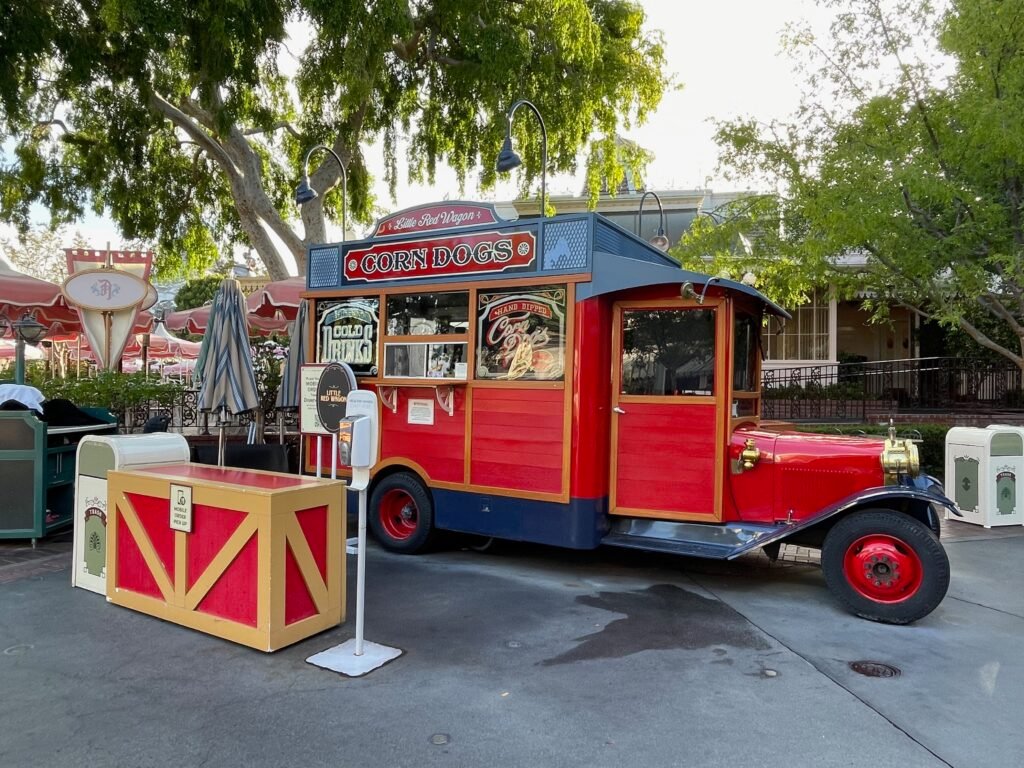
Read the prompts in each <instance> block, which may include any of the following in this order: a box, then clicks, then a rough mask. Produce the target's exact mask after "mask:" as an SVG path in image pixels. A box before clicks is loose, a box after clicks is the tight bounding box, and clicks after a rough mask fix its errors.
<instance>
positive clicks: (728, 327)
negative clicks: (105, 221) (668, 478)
mask: <svg viewBox="0 0 1024 768" xmlns="http://www.w3.org/2000/svg"><path fill="white" fill-rule="evenodd" d="M732 309H733V305H732V302H731V301H726V302H725V303H724V305H722V306H721V307H720V309H719V310H718V312H716V313H715V379H718V380H717V381H716V382H715V392H716V393H717V394H716V396H715V407H716V408H717V410H716V412H715V421H714V424H715V434H714V438H713V439H714V441H715V468H714V473H715V495H714V506H713V511H714V519H715V520H716V521H718V522H721V520H722V514H723V501H722V497H723V494H724V487H723V486H724V483H725V441H726V439H727V438H726V428H727V426H728V424H729V414H730V413H732V400H731V399H730V398H729V395H730V394H731V393H732V343H733V334H732V332H731V331H732Z"/></svg>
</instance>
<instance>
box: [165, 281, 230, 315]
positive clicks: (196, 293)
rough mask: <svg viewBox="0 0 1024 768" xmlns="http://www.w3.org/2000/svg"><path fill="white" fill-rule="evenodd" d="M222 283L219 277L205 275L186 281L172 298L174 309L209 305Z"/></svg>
mask: <svg viewBox="0 0 1024 768" xmlns="http://www.w3.org/2000/svg"><path fill="white" fill-rule="evenodd" d="M223 282H224V278H223V277H222V276H220V275H206V276H204V277H196V278H193V279H191V280H187V281H186V282H185V284H184V285H182V286H181V288H179V289H178V292H177V293H176V294H175V296H174V306H175V308H177V309H178V310H182V309H193V308H194V307H201V306H203V305H204V304H209V303H210V302H211V301H213V297H214V295H215V294H216V293H217V290H218V289H219V288H220V286H221V283H223Z"/></svg>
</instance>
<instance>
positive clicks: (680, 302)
mask: <svg viewBox="0 0 1024 768" xmlns="http://www.w3.org/2000/svg"><path fill="white" fill-rule="evenodd" d="M612 309H613V311H612V365H611V377H612V413H611V419H612V421H611V430H610V432H611V435H610V440H609V444H610V446H611V452H612V454H611V462H610V471H609V488H608V509H609V514H618V515H631V516H638V517H656V518H670V519H673V520H690V519H692V520H714V521H721V519H722V496H723V492H724V488H723V483H724V456H725V424H726V419H727V418H728V416H727V414H728V413H729V409H728V405H729V404H730V401H729V400H728V399H727V398H728V394H729V393H730V392H731V386H730V384H731V382H730V381H729V380H727V379H726V375H727V373H728V371H729V368H728V361H727V359H726V358H727V353H728V351H729V344H728V338H731V335H730V334H729V333H728V314H729V313H728V306H727V305H726V303H725V301H724V299H721V298H711V299H705V301H704V303H703V304H698V303H697V302H696V301H693V300H684V299H649V300H643V301H619V302H616V303H615V304H614V305H613V307H612ZM635 309H648V310H657V309H666V310H672V309H711V310H714V312H715V382H714V390H713V394H711V395H665V396H662V395H625V394H622V392H621V384H622V332H623V328H622V324H623V319H624V315H625V313H626V312H628V311H632V310H635ZM630 403H636V404H653V405H680V406H681V405H689V406H705V407H709V408H711V407H713V408H715V419H714V425H715V426H714V430H715V433H714V435H713V436H712V440H713V441H714V446H715V468H714V487H713V493H712V511H711V512H708V513H705V512H672V511H667V510H636V509H627V508H622V509H620V508H619V507H618V501H617V498H616V497H617V493H616V490H617V486H618V471H619V461H618V457H619V418H620V414H618V413H616V412H615V407H616V406H619V405H622V406H628V405H629V404H630ZM623 410H625V408H623ZM682 458H683V457H680V460H682Z"/></svg>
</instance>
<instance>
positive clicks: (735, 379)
mask: <svg viewBox="0 0 1024 768" xmlns="http://www.w3.org/2000/svg"><path fill="white" fill-rule="evenodd" d="M760 334H761V321H760V318H755V317H754V316H753V315H747V314H743V313H737V315H736V325H735V328H734V329H733V357H732V388H733V390H735V391H737V392H755V391H756V390H757V388H758V381H757V363H758V355H760V353H761V345H760V343H759V342H760Z"/></svg>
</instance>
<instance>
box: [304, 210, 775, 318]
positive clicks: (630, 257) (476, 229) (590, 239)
mask: <svg viewBox="0 0 1024 768" xmlns="http://www.w3.org/2000/svg"><path fill="white" fill-rule="evenodd" d="M493 231H500V232H502V233H509V234H511V233H515V232H531V233H532V234H533V235H534V237H535V238H536V242H537V252H538V254H537V258H536V259H535V260H534V261H533V263H532V264H530V265H529V266H527V267H522V268H515V269H508V270H506V271H504V272H494V273H487V274H485V275H473V276H466V275H454V276H430V277H423V278H413V279H403V280H381V281H379V282H373V283H368V282H366V281H365V280H358V281H354V280H353V281H350V280H346V278H345V270H344V269H342V265H343V264H344V263H345V262H344V258H345V254H346V253H347V252H349V251H351V250H357V249H365V248H367V247H369V246H372V245H381V244H386V243H396V244H398V243H403V242H409V243H413V242H417V241H421V240H428V239H434V238H444V237H457V236H463V235H465V236H468V235H472V234H474V233H481V232H493ZM307 255H308V262H307V271H306V287H307V289H309V290H310V291H325V290H331V289H338V290H341V289H352V288H362V287H367V288H371V289H372V288H391V287H396V286H403V287H405V286H412V285H417V284H428V283H429V284H431V285H437V284H444V283H452V284H453V285H454V284H465V283H466V282H469V281H472V280H517V279H518V280H521V279H522V278H524V277H552V278H557V277H559V276H562V275H577V274H590V280H589V281H587V282H582V283H578V284H577V287H576V298H577V300H578V301H582V300H583V299H587V298H591V297H593V296H599V295H601V294H605V293H611V292H614V291H621V290H624V289H627V288H638V287H642V286H647V285H668V284H673V283H678V284H682V283H685V282H690V283H692V284H693V285H694V286H704V285H707V284H708V283H709V282H713V283H714V284H715V285H717V286H721V287H723V288H727V289H729V290H733V291H736V292H738V293H742V294H745V295H747V296H751V297H752V298H755V299H757V300H758V301H760V302H762V303H763V304H764V305H765V308H766V309H767V310H768V311H769V312H771V313H773V314H776V315H779V316H782V317H789V313H788V312H786V310H784V309H782V308H781V307H779V306H778V305H777V304H775V303H774V302H773V301H771V300H770V299H768V298H767V297H765V296H764V295H763V294H761V293H760V292H759V291H757V290H756V289H755V288H752V287H750V286H748V285H744V284H743V283H738V282H736V281H734V280H726V279H723V278H719V277H710V276H709V275H706V274H703V273H701V272H692V271H690V270H686V269H681V268H680V266H679V263H678V262H677V261H675V260H674V259H672V258H670V257H669V256H667V255H666V254H665V253H663V252H662V251H660V250H658V249H657V248H655V247H654V246H652V245H651V244H650V243H648V242H646V241H644V240H642V239H641V238H639V237H637V236H636V235H634V234H633V233H632V232H629V231H627V230H625V229H623V228H622V227H620V226H619V225H617V224H615V223H614V222H612V221H609V220H608V219H606V218H604V217H603V216H601V215H600V214H598V213H573V214H565V215H561V216H554V217H549V218H527V219H517V220H515V221H504V222H501V223H500V224H493V223H490V224H483V225H479V226H472V227H460V228H453V229H438V230H433V231H429V232H416V233H411V234H400V235H391V236H387V237H374V238H369V239H365V240H351V241H347V242H343V243H328V244H323V245H313V246H310V247H309V249H308V254H307Z"/></svg>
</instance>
